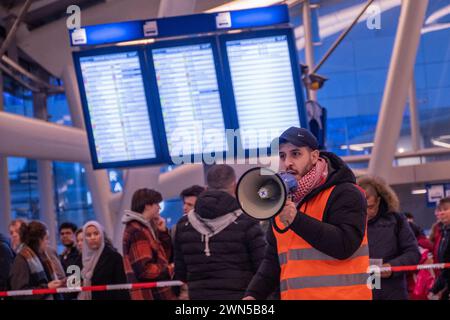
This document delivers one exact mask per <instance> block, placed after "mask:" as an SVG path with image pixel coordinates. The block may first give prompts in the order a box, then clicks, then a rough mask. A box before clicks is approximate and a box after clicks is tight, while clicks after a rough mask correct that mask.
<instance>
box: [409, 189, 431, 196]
mask: <svg viewBox="0 0 450 320" xmlns="http://www.w3.org/2000/svg"><path fill="white" fill-rule="evenodd" d="M425 193H427V190H426V189H414V190H412V191H411V194H414V195H417V194H425Z"/></svg>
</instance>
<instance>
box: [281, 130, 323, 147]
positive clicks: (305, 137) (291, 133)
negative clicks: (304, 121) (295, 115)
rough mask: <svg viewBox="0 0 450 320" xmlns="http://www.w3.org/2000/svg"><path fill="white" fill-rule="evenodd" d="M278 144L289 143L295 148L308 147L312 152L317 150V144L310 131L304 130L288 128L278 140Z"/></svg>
mask: <svg viewBox="0 0 450 320" xmlns="http://www.w3.org/2000/svg"><path fill="white" fill-rule="evenodd" d="M278 143H279V144H280V145H281V144H283V143H291V144H293V145H294V146H297V147H310V148H311V149H312V150H317V149H319V142H318V141H317V139H316V137H315V136H314V135H313V134H312V133H311V131H309V130H307V129H304V128H297V127H290V128H289V129H287V130H286V131H284V132H283V133H282V134H281V135H280V137H279V138H278Z"/></svg>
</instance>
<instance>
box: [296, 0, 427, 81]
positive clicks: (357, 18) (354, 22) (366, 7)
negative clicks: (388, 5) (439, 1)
mask: <svg viewBox="0 0 450 320" xmlns="http://www.w3.org/2000/svg"><path fill="white" fill-rule="evenodd" d="M374 1H375V0H369V1H367V3H366V5H365V6H364V8H363V9H362V10H361V12H360V13H359V14H358V16H357V17H356V18H355V20H353V22H352V23H351V24H350V25H349V26H348V27H347V29H345V31H344V32H342V33H341V35H340V36H339V38H337V39H336V41H335V42H334V43H333V44H332V45H331V47H330V49H328V51H327V52H326V53H325V55H324V56H323V58H322V59H321V60H320V61H319V63H318V64H317V65H316V66H315V67H314V69H313V70H312V71H311V73H316V72H317V71H318V70H319V69H320V67H321V66H322V65H323V64H324V63H325V61H327V59H328V57H329V56H330V55H331V54H332V53H333V52H334V50H336V48H337V47H338V46H339V44H340V43H341V42H342V40H344V38H345V37H346V36H347V34H348V33H349V32H350V31H351V30H352V29H353V27H354V26H355V25H356V24H357V23H358V20H359V18H361V16H362V15H363V14H364V12H366V10H367V9H368V8H369V7H370V5H371V4H372V3H373V2H374ZM426 1H427V2H428V0H426ZM305 31H306V30H305Z"/></svg>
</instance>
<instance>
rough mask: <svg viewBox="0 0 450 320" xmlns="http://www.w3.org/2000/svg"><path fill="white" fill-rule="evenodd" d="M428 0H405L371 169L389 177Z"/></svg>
mask: <svg viewBox="0 0 450 320" xmlns="http://www.w3.org/2000/svg"><path fill="white" fill-rule="evenodd" d="M427 6H428V0H421V1H417V0H403V2H402V8H401V13H400V19H399V23H398V28H397V35H396V38H395V44H394V49H393V53H392V58H391V63H390V67H389V72H388V77H387V81H386V86H385V89H384V95H383V100H382V103H381V110H380V114H379V117H378V124H377V128H376V133H375V140H374V148H373V150H372V156H371V160H370V162H369V173H370V174H373V175H378V176H382V177H384V178H387V176H388V174H389V171H390V170H391V168H392V162H393V161H394V155H395V150H396V146H397V142H398V137H399V135H400V128H401V125H402V118H403V112H404V110H405V104H406V98H407V96H408V88H409V86H410V83H411V79H412V75H413V70H414V63H415V61H416V54H417V48H418V45H419V40H420V36H421V28H422V25H423V21H424V17H425V13H426V10H427Z"/></svg>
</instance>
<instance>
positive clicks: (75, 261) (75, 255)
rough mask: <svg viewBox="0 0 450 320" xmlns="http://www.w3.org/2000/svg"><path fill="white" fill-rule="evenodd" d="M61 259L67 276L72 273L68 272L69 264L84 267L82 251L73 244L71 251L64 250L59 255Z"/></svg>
mask: <svg viewBox="0 0 450 320" xmlns="http://www.w3.org/2000/svg"><path fill="white" fill-rule="evenodd" d="M59 260H60V261H61V265H62V267H63V268H64V272H65V273H66V275H67V276H70V275H71V274H69V273H67V268H69V266H72V265H74V266H78V267H79V268H80V269H82V268H83V262H82V260H81V253H80V252H79V251H78V249H77V247H76V246H75V245H73V246H72V247H71V248H70V251H68V252H64V253H63V254H61V255H60V256H59Z"/></svg>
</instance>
